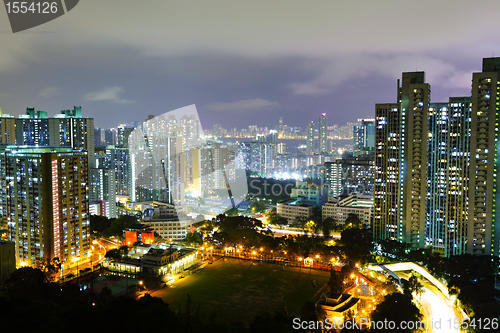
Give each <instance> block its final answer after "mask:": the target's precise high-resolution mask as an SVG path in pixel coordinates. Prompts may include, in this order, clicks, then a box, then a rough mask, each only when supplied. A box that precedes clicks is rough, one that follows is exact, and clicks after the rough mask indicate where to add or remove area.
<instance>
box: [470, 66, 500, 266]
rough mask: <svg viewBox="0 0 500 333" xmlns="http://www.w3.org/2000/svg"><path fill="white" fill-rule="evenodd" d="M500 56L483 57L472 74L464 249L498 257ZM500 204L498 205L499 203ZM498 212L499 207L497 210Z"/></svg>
mask: <svg viewBox="0 0 500 333" xmlns="http://www.w3.org/2000/svg"><path fill="white" fill-rule="evenodd" d="M499 104H500V58H485V59H483V69H482V72H480V73H473V75H472V113H471V127H470V129H471V130H470V139H471V142H470V167H469V175H470V176H469V211H468V212H469V216H468V223H469V224H468V231H467V236H468V237H467V238H468V239H467V250H468V252H469V253H472V254H489V255H494V256H495V257H497V258H498V256H499V246H500V213H497V212H496V210H497V208H498V207H497V203H499V204H500V187H499V185H498V182H499V181H500V179H499V176H500V175H499V174H498V171H499V170H500V165H499V164H500V160H499V158H498V154H499V150H500V146H499V145H500V142H499V138H498V131H499V128H500V127H499V125H498V123H499V118H500V117H499ZM499 207H500V206H499ZM499 212H500V211H499Z"/></svg>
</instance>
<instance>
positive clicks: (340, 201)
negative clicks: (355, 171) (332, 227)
mask: <svg viewBox="0 0 500 333" xmlns="http://www.w3.org/2000/svg"><path fill="white" fill-rule="evenodd" d="M372 213H373V197H372V196H368V195H360V194H352V195H349V196H348V195H340V196H338V197H335V198H331V199H330V201H329V202H328V203H326V204H325V205H324V206H323V207H322V218H323V220H325V219H326V218H331V219H333V222H334V224H336V225H337V226H343V225H344V224H345V221H346V219H347V218H348V217H349V215H350V214H354V215H356V216H357V217H358V219H359V220H360V221H361V222H362V223H363V224H364V225H367V226H370V225H371V221H372Z"/></svg>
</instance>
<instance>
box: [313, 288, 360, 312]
mask: <svg viewBox="0 0 500 333" xmlns="http://www.w3.org/2000/svg"><path fill="white" fill-rule="evenodd" d="M359 301H360V299H359V298H356V297H353V296H352V295H351V294H348V293H334V292H331V291H328V292H326V293H325V294H323V296H322V297H321V298H320V299H319V300H318V303H317V304H319V305H325V306H329V307H332V308H334V310H335V311H336V312H344V311H346V310H349V309H350V308H352V307H353V306H354V305H356V304H357V303H358V302H359Z"/></svg>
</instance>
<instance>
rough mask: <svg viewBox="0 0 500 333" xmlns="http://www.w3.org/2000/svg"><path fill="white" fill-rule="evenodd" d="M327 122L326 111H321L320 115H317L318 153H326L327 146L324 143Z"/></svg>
mask: <svg viewBox="0 0 500 333" xmlns="http://www.w3.org/2000/svg"><path fill="white" fill-rule="evenodd" d="M327 124H328V122H327V120H326V113H322V114H321V116H319V132H318V139H319V140H318V141H319V152H320V153H326V151H327V150H328V146H327V144H326V141H327V137H328V136H327V134H328V133H327V129H328V125H327Z"/></svg>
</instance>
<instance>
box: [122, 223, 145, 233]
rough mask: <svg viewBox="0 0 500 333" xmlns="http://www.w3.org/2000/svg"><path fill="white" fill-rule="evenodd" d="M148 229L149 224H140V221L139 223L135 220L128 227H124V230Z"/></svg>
mask: <svg viewBox="0 0 500 333" xmlns="http://www.w3.org/2000/svg"><path fill="white" fill-rule="evenodd" d="M149 229H150V227H149V226H147V225H145V224H142V223H139V222H135V223H134V224H132V225H131V226H130V227H127V228H124V230H128V231H146V230H149Z"/></svg>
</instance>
